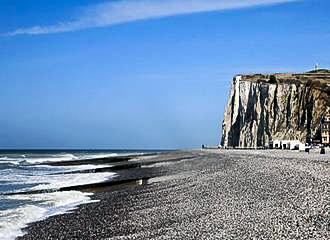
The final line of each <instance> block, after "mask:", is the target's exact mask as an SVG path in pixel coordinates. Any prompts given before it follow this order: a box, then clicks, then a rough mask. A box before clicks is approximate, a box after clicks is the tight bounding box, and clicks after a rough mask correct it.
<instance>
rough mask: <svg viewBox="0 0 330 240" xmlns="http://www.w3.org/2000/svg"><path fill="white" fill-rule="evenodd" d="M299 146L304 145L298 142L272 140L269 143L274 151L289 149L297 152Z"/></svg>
mask: <svg viewBox="0 0 330 240" xmlns="http://www.w3.org/2000/svg"><path fill="white" fill-rule="evenodd" d="M301 145H304V144H303V143H301V142H300V141H299V140H273V141H272V142H271V148H274V149H283V150H285V149H290V150H298V149H299V147H300V146H301Z"/></svg>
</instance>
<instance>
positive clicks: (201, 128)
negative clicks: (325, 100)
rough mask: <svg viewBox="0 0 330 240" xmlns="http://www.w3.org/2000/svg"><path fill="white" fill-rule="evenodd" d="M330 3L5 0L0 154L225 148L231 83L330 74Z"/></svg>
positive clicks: (0, 6)
mask: <svg viewBox="0 0 330 240" xmlns="http://www.w3.org/2000/svg"><path fill="white" fill-rule="evenodd" d="M329 9H330V2H329V1H328V0H297V1H294V0H235V1H228V0H203V1H202V0H116V1H105V0H93V1H88V0H80V1H75V0H65V1H64V0H63V1H55V0H47V1H45V0H25V1H21V0H1V2H0V83H1V85H0V148H5V149H6V148H7V149H8V148H89V149H90V148H94V149H95V148H106V149H127V148H129V149H178V148H195V147H199V146H200V145H201V144H207V145H217V144H218V143H219V141H220V134H221V122H222V119H223V114H224V111H225V107H226V104H227V99H228V95H229V90H230V86H231V81H232V78H233V77H234V76H235V75H236V74H240V73H259V72H261V73H272V72H303V71H308V70H311V69H312V68H313V67H314V65H315V64H316V63H319V64H320V66H321V67H323V68H330V59H329V56H330V44H329V42H330V28H329V26H330V14H329Z"/></svg>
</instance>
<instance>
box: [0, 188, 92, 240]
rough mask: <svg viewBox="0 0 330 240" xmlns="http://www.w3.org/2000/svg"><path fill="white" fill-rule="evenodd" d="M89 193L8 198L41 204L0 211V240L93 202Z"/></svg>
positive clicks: (11, 237)
mask: <svg viewBox="0 0 330 240" xmlns="http://www.w3.org/2000/svg"><path fill="white" fill-rule="evenodd" d="M90 195H92V194H91V193H82V192H78V191H67V192H54V193H45V194H34V195H17V196H10V197H9V196H8V197H6V198H7V199H17V200H31V201H34V202H36V201H38V202H40V201H42V202H41V203H38V204H37V203H36V204H33V205H32V204H31V205H25V206H23V207H19V208H16V209H10V210H5V211H0V239H1V240H12V239H15V238H16V237H18V236H22V235H24V234H25V233H24V232H23V231H22V228H24V227H26V226H27V224H29V223H31V222H35V221H40V220H43V219H45V218H47V217H50V216H54V215H59V214H64V213H66V212H68V211H72V210H73V209H75V208H76V207H77V206H78V205H81V204H85V203H89V202H95V201H92V200H91V199H90V198H89V196H90Z"/></svg>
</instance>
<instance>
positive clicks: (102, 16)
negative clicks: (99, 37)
mask: <svg viewBox="0 0 330 240" xmlns="http://www.w3.org/2000/svg"><path fill="white" fill-rule="evenodd" d="M293 1H297V0H118V1H111V2H106V3H102V4H98V5H93V6H89V7H87V8H85V9H84V11H82V12H81V13H80V16H78V17H77V18H76V19H74V20H72V21H67V22H60V23H57V24H54V25H45V26H42V25H40V26H32V27H28V28H19V29H16V30H14V31H12V32H9V33H8V35H10V36H15V35H20V34H30V35H33V34H48V33H60V32H73V31H78V30H82V29H87V28H95V27H106V26H111V25H115V24H120V23H126V22H131V21H137V20H142V19H151V18H159V17H167V16H175V15H183V14H192V13H198V12H208V11H221V10H228V9H236V8H245V7H253V6H260V5H270V4H279V3H285V2H293Z"/></svg>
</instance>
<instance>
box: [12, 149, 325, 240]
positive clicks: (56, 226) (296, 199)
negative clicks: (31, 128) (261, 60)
mask: <svg viewBox="0 0 330 240" xmlns="http://www.w3.org/2000/svg"><path fill="white" fill-rule="evenodd" d="M134 161H136V162H139V163H141V167H140V168H138V169H136V168H134V169H126V170H123V171H125V172H123V171H122V172H120V173H119V174H120V175H121V176H129V178H130V179H132V181H131V182H125V184H119V185H117V186H114V185H112V186H111V187H108V188H106V187H104V186H103V188H99V189H97V188H95V189H89V190H88V191H91V192H93V193H94V195H93V196H92V198H93V200H97V202H93V203H89V204H85V205H81V206H80V207H79V208H77V209H76V210H74V211H72V212H70V213H67V214H62V215H57V216H52V217H49V218H48V219H46V220H43V221H39V222H35V223H33V224H31V225H29V226H28V227H27V228H26V229H24V230H25V231H26V232H27V234H25V235H24V236H22V237H18V238H17V239H20V240H28V239H29V240H32V239H33V240H34V239H330V155H329V151H328V152H327V153H326V154H325V155H320V154H319V152H311V153H309V154H307V153H304V152H296V151H280V150H217V149H215V150H203V151H200V150H192V151H177V152H169V153H163V154H161V155H155V156H146V157H140V158H137V159H135V160H134Z"/></svg>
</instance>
